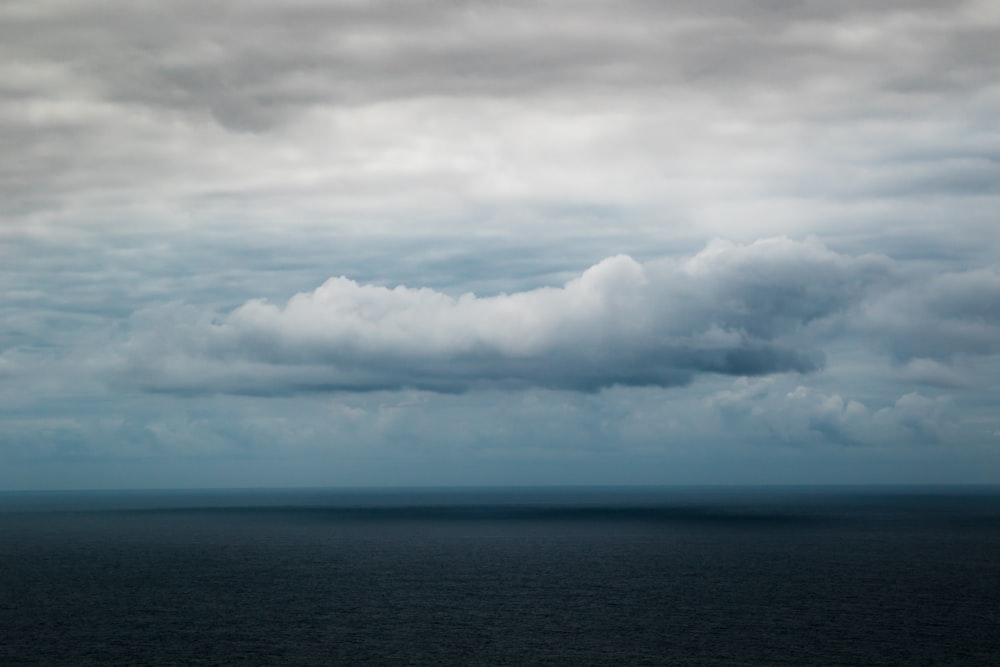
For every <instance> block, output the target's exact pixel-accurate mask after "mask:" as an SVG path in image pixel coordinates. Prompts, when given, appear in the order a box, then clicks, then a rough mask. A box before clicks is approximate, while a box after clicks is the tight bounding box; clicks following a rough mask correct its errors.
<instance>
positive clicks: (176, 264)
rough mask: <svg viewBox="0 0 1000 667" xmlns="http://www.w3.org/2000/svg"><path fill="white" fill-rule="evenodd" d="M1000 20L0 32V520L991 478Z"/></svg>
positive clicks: (999, 254) (368, 8) (58, 12)
mask: <svg viewBox="0 0 1000 667" xmlns="http://www.w3.org/2000/svg"><path fill="white" fill-rule="evenodd" d="M998 118H1000V3H997V2H995V1H994V0H979V1H969V2H958V1H951V0H933V1H930V0H926V1H923V0H915V1H906V0H884V1H882V2H875V3H873V2H869V1H867V0H828V1H824V2H812V1H807V0H754V1H751V0H717V1H713V2H704V1H695V0H691V1H688V0H674V1H665V2H650V1H646V0H634V1H630V0H613V1H612V0H607V1H601V0H581V1H579V2H576V1H571V0H551V1H548V2H545V1H541V2H539V1H534V0H533V1H531V2H527V1H524V2H517V1H511V2H506V1H497V2H485V1H483V2H479V1H474V0H469V1H465V2H435V1H432V0H427V1H413V0H406V1H404V0H399V1H392V0H377V1H368V0H365V1H360V0H358V1H354V2H351V1H339V2H333V1H331V2H321V1H318V0H294V1H289V2H280V3H275V2H256V1H254V0H241V1H238V2H237V1H233V2H210V1H206V0H197V1H194V0H192V1H190V2H188V1H182V0H172V1H171V2H122V1H116V2H111V1H108V2H106V1H101V0H72V1H69V0H34V1H32V2H8V3H3V4H0V489H69V488H146V487H219V486H271V487H273V486H342V485H351V486H359V485H360V486H371V485H376V486H377V485H480V484H517V485H520V484H702V483H711V484H739V483H749V484H769V483H785V484H812V483H1000V122H998V120H997V119H998Z"/></svg>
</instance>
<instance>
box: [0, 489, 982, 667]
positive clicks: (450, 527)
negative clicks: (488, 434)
mask: <svg viewBox="0 0 1000 667" xmlns="http://www.w3.org/2000/svg"><path fill="white" fill-rule="evenodd" d="M0 664H3V665H18V666H20V665H257V664H259V665H355V664H357V665H371V664H393V665H619V666H622V665H796V666H802V665H998V664H1000V490H998V489H996V488H966V487H962V488H759V489H746V488H739V489H732V488H730V489H726V488H681V489H677V488H673V489H669V488H668V489H652V488H642V489H610V488H591V489H580V488H573V489H570V488H563V489H424V490H417V489H410V490H399V489H397V490H294V491H291V490H288V491H259V490H255V491H197V492H195V491H175V492H167V491H163V492H146V491H143V492H139V491H136V492H114V493H112V492H67V493H5V494H0Z"/></svg>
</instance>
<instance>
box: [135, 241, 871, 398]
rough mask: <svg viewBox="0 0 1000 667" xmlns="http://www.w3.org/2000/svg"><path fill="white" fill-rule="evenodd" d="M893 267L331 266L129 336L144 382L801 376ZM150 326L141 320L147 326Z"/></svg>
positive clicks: (204, 387) (799, 259) (327, 385)
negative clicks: (431, 285) (513, 274)
mask: <svg viewBox="0 0 1000 667" xmlns="http://www.w3.org/2000/svg"><path fill="white" fill-rule="evenodd" d="M890 274H891V267H890V265H889V262H888V261H887V260H886V259H885V258H883V257H878V256H863V257H849V256H843V255H839V254H837V253H834V252H832V251H830V250H828V249H827V248H825V247H824V246H823V245H822V244H820V243H818V242H795V241H790V240H787V239H771V240H765V241H758V242H756V243H753V244H750V245H736V244H733V243H728V242H721V241H719V242H714V243H712V244H710V245H709V246H708V247H706V248H705V249H704V250H703V251H701V252H700V253H698V254H696V255H694V256H692V257H690V258H687V259H681V260H667V259H664V260H656V261H649V262H646V263H639V262H637V261H635V260H634V259H632V258H631V257H628V256H624V255H619V256H615V257H610V258H608V259H605V260H603V261H601V262H600V263H598V264H596V265H594V266H592V267H590V268H589V269H587V270H586V271H584V272H583V273H582V274H581V275H579V276H578V277H576V278H574V279H572V280H570V281H569V282H567V283H566V284H565V285H563V286H561V287H546V288H539V289H535V290H530V291H525V292H518V293H513V294H498V295H494V296H487V297H477V296H476V295H474V294H471V293H466V294H462V295H460V296H457V297H454V296H449V295H447V294H445V293H442V292H439V291H435V290H432V289H427V288H423V289H420V288H409V287H403V286H400V287H395V288H388V287H382V286H376V285H361V284H358V283H357V282H355V281H353V280H350V279H348V278H345V277H340V278H333V279H330V280H328V281H327V282H326V283H324V284H323V285H322V286H320V287H319V288H317V289H316V290H314V291H313V292H308V293H302V294H298V295H296V296H294V297H293V298H291V299H290V300H289V301H288V302H287V303H286V304H285V305H283V306H278V305H274V304H271V303H268V302H265V301H261V300H253V301H249V302H247V303H245V304H244V305H242V306H240V307H239V308H237V309H235V310H233V311H232V312H230V313H227V314H224V315H222V316H221V317H218V318H216V319H215V320H213V321H209V320H208V319H207V318H205V317H202V318H201V319H200V321H199V320H198V319H197V315H196V314H195V319H194V320H193V321H191V320H190V319H189V318H190V315H188V316H186V315H185V313H184V312H182V311H176V312H174V313H173V316H176V317H178V318H179V319H178V321H173V322H171V321H170V320H169V318H170V315H167V316H166V317H167V319H162V318H163V317H164V315H165V314H161V319H160V320H159V321H158V322H157V323H156V324H155V327H153V330H152V331H150V330H145V331H144V330H143V327H142V325H141V323H140V326H139V330H138V331H137V332H135V333H134V334H133V336H132V337H131V338H130V339H129V340H128V341H127V342H126V343H124V354H125V355H126V361H125V364H126V367H127V369H128V372H127V376H128V377H130V378H133V379H134V380H135V381H137V382H139V383H140V385H141V386H143V387H145V388H149V389H160V390H168V391H169V390H175V391H199V390H201V391H225V392H237V393H239V392H245V393H269V392H274V393H285V392H289V391H297V390H309V389H313V390H341V391H365V390H376V389H390V388H405V387H409V388H418V389H430V390H436V391H446V392H447V391H463V390H466V389H468V388H471V387H483V386H485V387H490V386H497V387H525V386H538V387H546V388H560V389H574V390H584V391H589V390H594V389H598V388H601V387H608V386H611V385H619V384H620V385H639V386H642V385H658V386H673V385H683V384H687V383H688V382H690V380H691V379H692V377H693V376H695V375H696V374H699V373H718V374H725V375H764V374H769V373H779V372H798V373H808V372H811V371H815V370H817V369H818V368H820V367H821V366H822V363H823V362H822V359H823V357H822V354H821V352H820V351H819V350H817V349H815V348H814V347H812V346H811V345H810V341H809V339H808V338H805V337H803V336H802V333H803V332H804V331H805V330H806V329H807V328H809V326H810V325H811V324H812V323H814V322H818V321H822V320H824V319H825V318H830V317H832V316H835V315H837V314H839V313H842V312H844V311H845V310H847V309H849V308H851V307H852V306H855V305H856V304H857V303H858V302H859V301H860V299H861V298H862V297H863V296H864V295H865V294H866V293H868V292H869V291H870V290H872V289H874V288H876V287H877V286H878V285H880V284H881V283H883V282H884V281H886V280H887V279H888V278H889V277H890ZM147 326H148V325H147Z"/></svg>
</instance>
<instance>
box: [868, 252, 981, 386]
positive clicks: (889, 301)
mask: <svg viewBox="0 0 1000 667" xmlns="http://www.w3.org/2000/svg"><path fill="white" fill-rule="evenodd" d="M914 282H916V284H914V283H912V282H911V284H908V285H905V286H903V287H901V288H899V289H896V290H893V291H891V292H888V293H886V294H885V295H883V296H881V297H880V298H878V299H873V300H872V301H871V303H869V304H867V305H866V306H865V311H866V316H867V320H868V325H867V326H868V331H869V332H870V333H871V334H874V336H876V337H877V340H880V341H882V345H883V346H884V347H885V348H886V350H887V351H888V352H889V353H890V354H891V355H892V357H893V358H894V359H895V360H896V361H898V362H901V363H907V362H910V364H911V366H912V362H919V365H918V366H917V368H918V369H919V370H920V372H921V374H926V373H927V372H933V374H935V375H938V376H939V379H941V380H946V378H943V377H942V376H941V374H940V372H939V370H933V371H932V370H931V366H932V362H950V361H953V360H955V359H956V358H962V357H969V356H983V355H992V354H996V353H997V352H1000V272H998V271H997V268H996V267H989V268H981V269H971V270H967V271H957V272H946V273H941V274H937V275H933V276H930V277H928V278H925V279H923V280H920V281H914Z"/></svg>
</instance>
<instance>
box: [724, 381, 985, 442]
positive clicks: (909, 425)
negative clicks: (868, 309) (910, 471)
mask: <svg viewBox="0 0 1000 667" xmlns="http://www.w3.org/2000/svg"><path fill="white" fill-rule="evenodd" d="M705 406H706V407H707V408H708V409H709V410H712V411H715V412H716V413H717V414H719V415H720V416H721V417H722V418H723V420H725V422H726V423H727V424H728V425H729V427H730V429H731V430H733V431H736V432H739V433H741V434H743V436H744V437H756V438H760V439H764V440H769V441H778V442H783V443H786V444H791V445H796V446H804V445H809V444H817V443H829V444H837V445H849V446H858V445H866V446H892V445H895V444H898V443H920V444H936V443H940V442H942V441H948V440H954V439H955V437H954V436H956V435H957V433H958V430H957V429H958V426H959V424H958V423H957V414H958V413H957V411H956V409H955V406H954V404H953V402H952V400H951V398H950V397H949V396H938V397H929V396H925V395H923V394H920V393H917V392H910V393H907V394H904V395H902V396H899V397H898V398H896V399H895V400H892V399H890V402H889V403H888V404H886V405H883V406H882V407H880V408H877V409H873V408H871V407H869V406H868V405H865V404H864V403H862V402H861V401H859V400H856V399H853V398H846V397H844V396H843V395H842V394H840V393H837V392H827V391H824V390H822V389H816V388H812V387H806V386H803V385H797V386H795V387H794V388H792V389H790V390H789V389H788V387H785V386H783V385H781V384H779V383H775V382H773V381H772V380H771V379H770V378H763V379H748V378H740V379H738V380H736V381H735V382H734V383H733V385H732V386H731V387H730V388H729V389H724V390H721V391H718V392H715V393H714V394H712V395H711V396H709V397H708V398H706V399H705ZM981 430H982V429H981V428H979V429H976V428H969V429H967V430H966V432H965V433H964V434H963V435H964V436H965V437H966V438H971V439H981V438H982V435H983V434H982V433H981V432H978V431H981ZM949 436H950V438H949Z"/></svg>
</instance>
